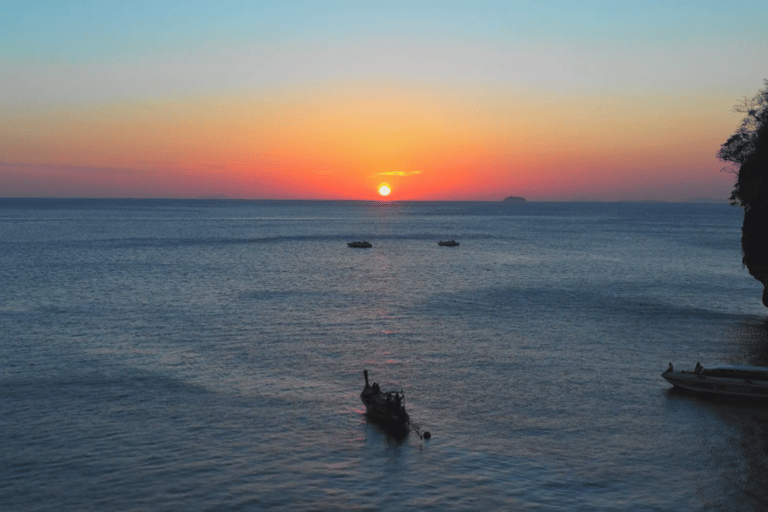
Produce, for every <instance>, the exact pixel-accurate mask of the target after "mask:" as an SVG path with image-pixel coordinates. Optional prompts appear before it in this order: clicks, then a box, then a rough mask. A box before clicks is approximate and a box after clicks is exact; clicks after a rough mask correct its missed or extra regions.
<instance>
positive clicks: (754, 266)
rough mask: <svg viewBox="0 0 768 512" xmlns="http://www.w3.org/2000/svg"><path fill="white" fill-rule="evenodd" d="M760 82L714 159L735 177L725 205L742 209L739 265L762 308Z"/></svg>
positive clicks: (767, 300)
mask: <svg viewBox="0 0 768 512" xmlns="http://www.w3.org/2000/svg"><path fill="white" fill-rule="evenodd" d="M764 82H765V88H764V89H763V90H761V91H760V92H758V93H757V94H756V95H755V96H753V97H752V98H745V99H744V100H742V102H741V103H740V104H738V105H736V107H734V110H735V111H736V112H742V113H744V114H746V116H745V117H744V119H743V120H742V122H741V126H740V127H739V129H738V130H736V132H735V133H734V134H733V135H731V136H730V138H729V139H728V140H727V141H725V143H724V144H723V145H722V146H721V147H720V151H718V153H717V157H718V158H720V159H721V160H724V161H726V162H731V166H730V167H726V168H725V170H727V171H730V172H733V173H735V174H736V184H735V185H734V187H733V192H731V197H730V199H729V201H730V203H731V204H733V205H739V206H741V207H742V208H744V224H743V225H742V228H741V249H742V254H743V259H742V261H743V263H744V265H745V266H746V267H747V270H749V273H750V274H751V275H752V276H753V277H754V278H755V279H757V280H758V281H760V282H761V283H762V284H763V305H764V306H766V307H768V80H765V81H764Z"/></svg>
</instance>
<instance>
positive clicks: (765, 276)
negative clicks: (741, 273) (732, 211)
mask: <svg viewBox="0 0 768 512" xmlns="http://www.w3.org/2000/svg"><path fill="white" fill-rule="evenodd" d="M741 250H742V251H743V254H744V259H743V262H744V265H745V266H746V267H747V270H749V273H750V275H751V276H752V277H754V278H755V279H757V280H758V281H760V282H761V283H763V305H764V306H765V307H767V308H768V205H765V204H763V205H760V206H753V207H752V208H750V209H749V210H747V211H746V212H744V225H743V226H742V228H741Z"/></svg>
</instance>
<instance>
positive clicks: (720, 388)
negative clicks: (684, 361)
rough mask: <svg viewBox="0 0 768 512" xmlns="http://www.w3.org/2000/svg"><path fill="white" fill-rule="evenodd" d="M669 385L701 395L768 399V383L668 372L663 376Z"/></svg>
mask: <svg viewBox="0 0 768 512" xmlns="http://www.w3.org/2000/svg"><path fill="white" fill-rule="evenodd" d="M661 376H662V377H664V378H665V379H666V380H667V381H668V382H669V383H671V384H673V385H675V386H677V387H679V388H683V389H688V390H690V391H696V392H699V393H713V394H718V395H733V396H749V397H757V398H768V381H764V380H752V379H739V378H732V377H715V376H712V375H702V374H700V373H694V372H685V371H682V372H677V371H666V372H664V373H662V374H661Z"/></svg>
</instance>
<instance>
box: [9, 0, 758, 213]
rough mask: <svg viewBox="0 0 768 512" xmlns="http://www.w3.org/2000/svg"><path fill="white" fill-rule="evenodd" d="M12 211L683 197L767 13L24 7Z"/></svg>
mask: <svg viewBox="0 0 768 512" xmlns="http://www.w3.org/2000/svg"><path fill="white" fill-rule="evenodd" d="M3 11H4V13H3V16H2V17H0V70H1V72H0V197H3V196H4V197H13V196H16V197H18V196H22V197H50V196H56V197H193V198H194V197H213V196H226V197H231V198H250V199H272V198H278V199H377V198H380V197H382V196H380V195H379V194H378V189H379V186H380V185H381V184H384V183H386V184H387V185H388V186H389V187H390V189H391V194H390V195H389V196H387V199H388V200H500V199H503V198H504V197H505V196H509V195H517V196H523V197H526V198H527V199H529V200H541V201H552V200H601V201H602V200H606V201H612V200H646V199H650V200H667V201H677V200H689V199H694V198H703V197H708V198H717V199H723V200H725V198H727V197H728V195H729V192H730V188H731V187H732V184H733V179H734V177H733V175H732V174H729V173H724V172H720V169H721V168H722V167H723V166H724V165H725V164H724V163H723V162H720V161H718V160H717V158H716V157H715V154H716V153H717V151H718V149H719V147H720V144H722V143H723V142H724V141H725V140H726V139H727V138H728V136H729V135H730V134H731V133H732V132H733V131H734V130H735V129H736V128H737V127H738V125H739V122H740V120H741V117H742V116H741V115H740V114H737V113H734V112H732V107H733V105H734V104H736V103H737V102H738V101H739V99H740V98H742V97H744V96H752V95H753V94H755V93H756V92H757V91H758V90H759V89H762V88H763V87H764V84H763V79H764V78H768V28H767V27H768V2H766V1H765V0H760V1H738V0H736V1H719V2H708V1H701V0H698V1H670V0H665V1H658V2H656V1H637V2H635V1H630V0H626V1H622V0H615V1H604V2H597V1H595V2H592V1H573V0H572V1H562V2H548V1H531V2H528V1H510V0H506V1H498V2H493V1H482V0H479V1H473V2H452V1H449V0H441V1H434V2H433V1H428V2H427V1H424V2H420V1H415V0H412V1H407V2H397V1H394V2H381V1H379V2H367V1H360V0H358V1H351V2H346V1H345V2H341V1H291V2H257V1H252V0H251V1H247V2H240V1H233V2H221V3H213V2H181V1H176V2H165V1H162V0H153V1H143V0H134V1H125V2H110V1H106V0H99V1H67V2H64V1H56V2H49V1H39V0H37V1H32V2H13V5H5V6H4V7H3Z"/></svg>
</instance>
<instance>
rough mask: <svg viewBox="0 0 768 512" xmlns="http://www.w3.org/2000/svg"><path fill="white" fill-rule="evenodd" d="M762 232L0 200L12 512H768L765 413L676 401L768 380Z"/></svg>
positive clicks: (584, 209)
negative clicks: (418, 430) (702, 377)
mask: <svg viewBox="0 0 768 512" xmlns="http://www.w3.org/2000/svg"><path fill="white" fill-rule="evenodd" d="M741 220H742V213H741V211H740V210H739V209H736V208H731V207H729V206H728V205H725V204H723V205H719V204H717V205H714V204H632V203H612V204H600V203H597V204H595V203H526V204H504V203H381V204H379V203H362V202H301V201H298V202H277V201H276V202H269V201H255V202H239V201H172V200H157V201H149V200H42V199H40V200H22V199H0V290H2V294H0V509H1V510H9V511H36V510H46V511H47V510H57V511H70V510H71V511H75V510H77V511H80V510H121V511H122V510H135V511H139V510H201V511H202V510H212V511H213V510H216V511H222V510H318V511H324V510H371V511H388V510H393V511H394V510H425V511H430V510H433V511H462V510H473V511H475V510H542V511H543V510H552V511H559V510H584V511H592V510H606V511H610V510H669V511H673V510H674V511H681V510H714V511H721V510H734V511H737V510H738V511H744V510H765V509H767V508H768V405H766V404H761V403H755V402H751V401H740V400H733V399H718V398H705V397H699V396H695V395H691V394H686V393H679V392H677V391H675V390H672V389H670V386H669V385H668V384H667V383H666V381H664V380H663V379H662V378H661V377H660V373H661V372H662V371H663V370H664V369H665V368H666V367H667V363H669V362H670V361H671V362H673V363H675V365H676V366H678V367H683V368H685V367H691V368H692V367H693V365H694V364H695V363H696V361H701V362H702V363H703V364H705V365H712V364H716V363H748V364H758V365H768V327H767V325H768V324H766V318H768V315H766V313H767V312H768V310H765V308H763V307H762V306H761V305H760V293H761V286H760V284H759V283H758V282H757V281H755V280H754V279H752V278H751V277H750V276H749V275H748V273H747V272H746V270H745V269H743V268H742V266H741V251H740V242H739V240H740V235H741V232H740V226H741ZM449 237H453V238H456V239H457V240H459V241H460V242H461V245H460V247H457V248H446V247H439V246H438V245H437V243H436V242H437V241H438V240H440V239H445V238H449ZM362 238H366V239H368V240H369V241H370V242H371V243H372V244H373V248H372V249H349V248H347V246H346V242H348V241H352V240H357V239H362ZM365 368H367V369H368V370H369V371H370V373H371V377H372V378H373V380H376V381H378V382H379V383H381V384H382V386H384V387H387V386H390V385H391V386H397V387H398V388H403V389H404V390H405V393H406V406H407V408H408V410H409V412H410V414H411V417H412V418H413V419H414V420H415V421H416V422H417V423H419V424H420V425H421V427H422V429H425V430H429V431H430V432H431V433H432V435H433V438H432V439H431V440H429V441H426V440H421V439H420V438H419V436H418V435H416V434H414V433H411V434H410V435H409V436H408V437H407V438H406V439H405V440H403V441H399V442H398V441H396V440H394V439H391V438H389V437H387V436H386V435H385V434H384V433H383V432H381V431H380V430H379V429H378V428H377V427H375V426H373V425H369V424H367V423H366V420H365V417H364V416H363V414H362V413H363V407H362V404H361V403H360V401H359V397H358V394H359V392H360V390H361V389H362V385H363V379H362V370H363V369H365Z"/></svg>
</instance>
